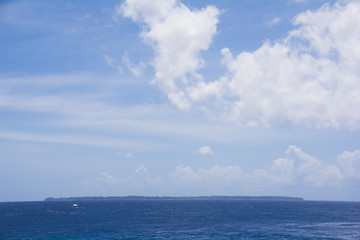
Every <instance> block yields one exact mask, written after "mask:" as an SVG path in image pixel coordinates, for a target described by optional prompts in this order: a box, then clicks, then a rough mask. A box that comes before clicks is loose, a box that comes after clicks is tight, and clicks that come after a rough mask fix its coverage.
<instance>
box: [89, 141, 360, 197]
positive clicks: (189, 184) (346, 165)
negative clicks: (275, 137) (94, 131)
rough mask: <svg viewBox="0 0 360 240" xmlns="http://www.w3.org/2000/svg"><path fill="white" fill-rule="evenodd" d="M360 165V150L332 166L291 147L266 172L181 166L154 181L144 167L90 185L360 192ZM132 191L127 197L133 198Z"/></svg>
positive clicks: (157, 189)
mask: <svg viewBox="0 0 360 240" xmlns="http://www.w3.org/2000/svg"><path fill="white" fill-rule="evenodd" d="M359 165H360V150H355V151H354V152H352V153H351V152H348V151H345V152H344V153H343V154H341V155H340V156H339V157H338V163H337V164H336V165H335V164H333V165H332V164H326V163H324V162H323V161H321V160H318V159H317V158H315V157H313V156H310V155H308V154H307V153H305V152H303V151H302V150H301V149H300V148H298V147H296V146H289V147H288V149H287V151H286V152H285V157H284V158H278V159H276V160H274V161H273V163H272V165H271V166H269V167H268V168H264V169H255V170H247V171H244V170H243V169H242V168H241V167H240V166H239V165H231V166H220V165H215V166H214V167H212V168H207V169H206V168H199V169H193V168H192V167H190V166H184V165H179V166H177V167H176V168H175V169H174V170H173V171H172V172H170V173H168V175H165V176H161V177H153V176H151V173H150V171H149V170H148V169H147V168H146V167H145V166H144V165H141V166H139V167H138V168H137V169H136V170H135V171H134V175H132V176H128V177H125V178H116V177H112V176H110V175H108V174H102V176H101V177H97V178H95V179H94V180H91V181H88V182H87V183H88V184H89V186H90V185H91V184H94V183H96V184H95V185H99V184H105V183H106V184H110V185H113V186H116V187H117V188H118V191H119V190H120V189H121V190H123V188H124V186H125V185H129V184H131V186H133V189H131V191H132V190H134V189H138V190H141V189H142V190H144V189H147V190H149V194H152V195H159V194H160V195H161V194H163V193H167V195H168V194H169V192H171V193H172V194H175V195H181V194H186V193H187V194H191V193H195V194H207V195H212V194H234V193H235V194H236V192H239V191H240V190H241V191H242V194H249V193H251V194H254V193H257V194H263V190H264V189H266V188H269V189H285V190H286V189H307V190H309V189H313V190H315V191H316V189H322V188H327V187H339V186H342V187H344V185H350V186H353V187H355V188H359V186H360V185H359V184H358V183H359V181H360V172H359V169H360V168H359ZM174 189H175V190H174ZM150 190H151V191H150ZM285 190H284V191H285ZM129 191H130V190H129ZM131 191H130V192H128V193H126V194H130V193H131ZM244 191H247V192H248V193H245V192H244ZM282 192H283V191H282ZM140 194H141V192H140ZM142 194H144V193H142ZM298 194H299V193H298Z"/></svg>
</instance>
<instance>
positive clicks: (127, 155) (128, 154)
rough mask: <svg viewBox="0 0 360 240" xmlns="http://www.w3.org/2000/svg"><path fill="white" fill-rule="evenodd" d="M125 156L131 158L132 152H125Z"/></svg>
mask: <svg viewBox="0 0 360 240" xmlns="http://www.w3.org/2000/svg"><path fill="white" fill-rule="evenodd" d="M125 157H126V158H132V157H133V154H132V153H126V154H125Z"/></svg>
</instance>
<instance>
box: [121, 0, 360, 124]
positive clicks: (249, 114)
mask: <svg viewBox="0 0 360 240" xmlns="http://www.w3.org/2000/svg"><path fill="white" fill-rule="evenodd" d="M120 9H121V11H120V12H121V14H123V16H125V17H131V18H132V19H133V20H134V21H136V22H142V23H145V24H146V26H145V27H144V29H143V32H142V33H141V36H142V37H143V38H144V39H145V40H147V41H148V42H149V43H150V44H151V46H152V47H153V49H154V51H155V58H154V60H153V65H154V67H155V71H156V74H155V79H154V82H155V83H156V84H158V85H159V86H160V88H161V89H162V90H163V91H164V92H165V94H167V96H168V98H169V99H170V101H171V102H172V103H174V104H175V105H176V106H177V107H178V108H180V109H188V108H190V107H191V106H193V105H197V107H199V108H200V109H202V110H203V111H204V112H206V113H207V114H209V115H211V116H212V117H214V116H219V118H220V119H222V120H223V121H225V122H228V123H235V124H238V125H248V126H255V125H265V126H271V125H280V126H283V125H293V124H296V125H305V126H309V127H333V128H342V127H345V128H348V129H359V128H360V81H359V79H360V71H359V64H358V63H359V62H360V3H359V2H357V1H354V2H348V3H347V4H345V5H341V4H334V5H328V4H326V5H324V6H323V7H322V8H320V9H318V10H315V11H306V12H304V13H301V14H299V15H297V16H296V17H295V18H294V21H293V23H294V25H295V26H296V27H295V28H294V30H292V31H290V32H289V33H288V35H287V37H285V38H284V39H279V40H277V41H274V42H270V41H267V42H265V43H264V44H263V45H262V46H260V47H259V48H258V49H257V50H255V51H254V52H242V53H240V54H239V55H237V56H233V55H232V53H231V50H230V49H228V48H224V49H223V50H222V54H223V60H222V63H223V64H224V65H225V67H226V69H227V72H226V74H224V76H223V77H221V78H220V79H218V80H213V81H204V79H203V78H202V76H201V75H199V74H197V72H196V71H197V70H198V69H199V68H200V67H202V66H203V65H204V61H203V60H202V58H201V56H200V52H201V51H204V50H207V49H208V47H209V46H210V44H211V40H212V37H213V35H214V34H215V33H216V24H217V22H218V19H217V17H218V15H219V11H218V9H216V8H215V7H212V6H208V7H207V8H204V9H201V10H197V11H191V10H190V9H188V8H187V7H186V6H184V5H183V4H181V3H179V2H177V1H155V2H153V1H152V2H151V4H150V3H148V2H146V1H140V0H132V1H130V0H129V1H126V2H125V3H124V4H123V5H122V6H121V8H120ZM277 21H278V19H275V21H274V23H275V22H277Z"/></svg>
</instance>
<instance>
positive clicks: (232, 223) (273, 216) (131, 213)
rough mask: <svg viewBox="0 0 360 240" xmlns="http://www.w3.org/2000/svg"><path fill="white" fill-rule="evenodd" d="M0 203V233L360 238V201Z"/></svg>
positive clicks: (56, 236)
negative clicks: (76, 206)
mask: <svg viewBox="0 0 360 240" xmlns="http://www.w3.org/2000/svg"><path fill="white" fill-rule="evenodd" d="M77 203H78V205H79V208H73V206H72V204H73V203H72V202H11V203H0V239H360V202H317V201H289V202H288V201H235V200H229V201H220V200H217V201H212V200H185V201H184V200H145V201H144V200H143V201H134V200H132V201H129V200H118V201H80V202H77Z"/></svg>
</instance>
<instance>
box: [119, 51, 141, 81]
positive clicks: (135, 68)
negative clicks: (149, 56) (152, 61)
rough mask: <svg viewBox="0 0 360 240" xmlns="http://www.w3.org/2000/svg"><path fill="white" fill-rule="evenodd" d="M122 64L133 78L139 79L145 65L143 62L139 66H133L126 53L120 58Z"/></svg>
mask: <svg viewBox="0 0 360 240" xmlns="http://www.w3.org/2000/svg"><path fill="white" fill-rule="evenodd" d="M122 63H123V64H124V65H125V66H126V67H127V68H128V69H129V70H130V72H131V73H132V74H134V76H135V77H141V76H142V74H143V70H144V69H145V68H146V64H145V63H144V62H141V61H140V62H139V64H137V65H136V64H134V63H133V62H131V60H130V58H129V56H128V53H127V52H126V53H125V54H124V56H123V57H122Z"/></svg>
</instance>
